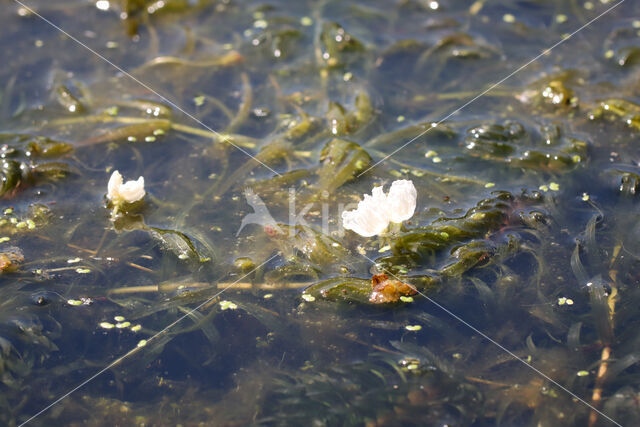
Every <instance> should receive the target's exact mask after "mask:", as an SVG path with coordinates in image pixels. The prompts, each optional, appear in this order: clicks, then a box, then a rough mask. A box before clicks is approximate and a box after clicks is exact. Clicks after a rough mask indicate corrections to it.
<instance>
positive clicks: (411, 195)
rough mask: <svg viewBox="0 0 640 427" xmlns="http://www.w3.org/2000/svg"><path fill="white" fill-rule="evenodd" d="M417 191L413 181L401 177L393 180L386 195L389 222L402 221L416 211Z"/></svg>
mask: <svg viewBox="0 0 640 427" xmlns="http://www.w3.org/2000/svg"><path fill="white" fill-rule="evenodd" d="M417 197H418V192H417V191H416V187H414V185H413V182H411V181H409V180H406V179H401V180H398V181H393V183H392V184H391V188H390V189H389V195H388V196H387V205H388V209H389V218H390V220H391V222H402V221H406V220H408V219H409V218H411V217H412V216H413V214H414V212H415V211H416V199H417Z"/></svg>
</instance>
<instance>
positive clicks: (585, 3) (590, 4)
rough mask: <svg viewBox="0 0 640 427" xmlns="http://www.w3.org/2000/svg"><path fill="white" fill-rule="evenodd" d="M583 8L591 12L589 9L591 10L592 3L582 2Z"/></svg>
mask: <svg viewBox="0 0 640 427" xmlns="http://www.w3.org/2000/svg"><path fill="white" fill-rule="evenodd" d="M583 6H584V8H585V9H587V10H591V9H593V3H591V2H590V1H586V2H584V5H583Z"/></svg>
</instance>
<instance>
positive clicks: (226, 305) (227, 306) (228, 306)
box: [220, 300, 238, 310]
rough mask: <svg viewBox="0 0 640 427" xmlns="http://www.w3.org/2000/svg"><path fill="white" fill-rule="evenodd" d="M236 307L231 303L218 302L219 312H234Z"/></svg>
mask: <svg viewBox="0 0 640 427" xmlns="http://www.w3.org/2000/svg"><path fill="white" fill-rule="evenodd" d="M236 308H238V306H237V305H236V304H235V303H233V302H231V301H227V300H224V301H220V309H221V310H235V309H236Z"/></svg>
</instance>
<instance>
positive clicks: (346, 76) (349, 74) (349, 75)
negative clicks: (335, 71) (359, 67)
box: [342, 71, 353, 82]
mask: <svg viewBox="0 0 640 427" xmlns="http://www.w3.org/2000/svg"><path fill="white" fill-rule="evenodd" d="M352 78H353V73H352V72H351V71H347V72H346V73H344V75H343V76H342V80H344V81H345V82H348V81H349V80H351V79H352Z"/></svg>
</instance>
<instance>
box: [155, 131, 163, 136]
mask: <svg viewBox="0 0 640 427" xmlns="http://www.w3.org/2000/svg"><path fill="white" fill-rule="evenodd" d="M153 134H154V135H156V136H157V135H164V130H162V129H156V130H154V131H153Z"/></svg>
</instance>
